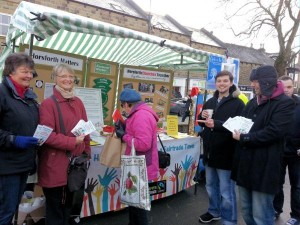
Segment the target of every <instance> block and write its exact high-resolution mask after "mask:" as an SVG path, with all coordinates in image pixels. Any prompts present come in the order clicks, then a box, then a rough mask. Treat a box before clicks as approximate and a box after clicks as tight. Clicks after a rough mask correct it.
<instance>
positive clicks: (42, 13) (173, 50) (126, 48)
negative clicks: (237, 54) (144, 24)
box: [0, 1, 216, 70]
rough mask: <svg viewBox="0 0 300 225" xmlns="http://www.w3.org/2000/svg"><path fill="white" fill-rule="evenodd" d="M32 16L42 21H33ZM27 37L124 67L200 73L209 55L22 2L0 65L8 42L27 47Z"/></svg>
mask: <svg viewBox="0 0 300 225" xmlns="http://www.w3.org/2000/svg"><path fill="white" fill-rule="evenodd" d="M35 15H39V17H40V18H41V19H42V20H38V19H34V18H36V16H35ZM31 34H34V35H35V36H36V37H37V38H35V39H34V42H33V45H34V46H39V47H44V48H49V49H54V50H59V51H64V52H68V53H73V54H79V55H83V56H86V57H88V58H96V59H101V60H107V61H112V62H116V63H119V64H124V65H135V66H155V67H160V68H166V69H173V70H176V69H179V70H182V69H188V68H191V69H195V68H199V69H202V70H203V69H207V62H208V60H209V56H210V55H211V54H212V53H208V52H205V51H200V50H197V49H193V48H191V47H189V46H188V45H185V44H182V43H178V42H175V41H172V40H165V39H162V38H160V37H156V36H153V35H148V34H145V33H142V32H137V31H133V30H130V29H126V28H123V27H118V26H115V25H112V24H108V23H105V22H101V21H97V20H93V19H90V18H86V17H82V16H79V15H75V14H71V13H68V12H64V11H60V10H57V9H53V8H49V7H45V6H41V5H37V4H33V3H29V2H24V1H23V2H21V3H20V4H19V6H18V8H17V9H16V11H15V13H14V14H13V16H12V19H11V24H10V27H9V31H8V34H7V37H6V44H7V46H8V47H7V48H6V49H5V50H4V52H3V53H2V55H1V58H0V65H1V64H2V63H3V61H4V60H5V58H6V56H7V55H8V54H9V53H10V52H11V51H12V50H11V45H12V41H13V40H15V44H16V45H19V44H30V37H31ZM41 39H43V40H42V41H41ZM38 40H40V41H38ZM213 55H216V54H213Z"/></svg>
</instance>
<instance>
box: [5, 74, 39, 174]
mask: <svg viewBox="0 0 300 225" xmlns="http://www.w3.org/2000/svg"><path fill="white" fill-rule="evenodd" d="M35 98H36V95H35V94H34V93H33V92H32V90H27V91H26V93H25V99H21V98H20V97H19V96H18V94H17V92H16V90H15V88H14V86H13V84H12V82H11V81H10V80H9V79H8V78H7V77H4V79H3V81H2V83H1V84H0V175H8V174H18V173H23V172H27V171H28V172H29V171H30V170H32V169H33V167H34V162H35V158H36V149H17V148H15V147H13V145H12V142H13V139H14V136H16V135H22V136H33V134H34V131H35V129H36V127H37V125H38V121H39V112H38V104H37V102H36V101H35V100H34V99H35Z"/></svg>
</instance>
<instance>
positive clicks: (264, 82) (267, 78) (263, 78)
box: [250, 66, 278, 97]
mask: <svg viewBox="0 0 300 225" xmlns="http://www.w3.org/2000/svg"><path fill="white" fill-rule="evenodd" d="M277 77H278V74H277V71H276V69H275V67H274V66H261V67H258V68H256V69H253V70H252V71H251V74H250V81H253V80H257V81H258V83H259V85H260V90H261V93H262V95H265V96H267V97H270V96H271V95H272V93H273V90H274V88H275V86H276V84H277Z"/></svg>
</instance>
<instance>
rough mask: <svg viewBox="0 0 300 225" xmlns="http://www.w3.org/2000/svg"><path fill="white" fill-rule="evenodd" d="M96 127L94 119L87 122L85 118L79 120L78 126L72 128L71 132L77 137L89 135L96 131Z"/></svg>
mask: <svg viewBox="0 0 300 225" xmlns="http://www.w3.org/2000/svg"><path fill="white" fill-rule="evenodd" d="M95 130H96V128H95V126H94V124H93V123H92V121H90V120H89V121H87V122H85V121H84V120H79V122H78V123H77V124H76V126H75V127H74V128H73V129H72V130H71V132H72V133H73V134H74V135H75V136H76V137H77V136H80V135H84V136H85V135H88V134H90V133H92V132H93V131H95Z"/></svg>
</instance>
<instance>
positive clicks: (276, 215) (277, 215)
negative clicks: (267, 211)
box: [274, 211, 280, 220]
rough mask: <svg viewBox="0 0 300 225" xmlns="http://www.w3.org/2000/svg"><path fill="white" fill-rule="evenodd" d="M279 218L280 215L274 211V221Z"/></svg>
mask: <svg viewBox="0 0 300 225" xmlns="http://www.w3.org/2000/svg"><path fill="white" fill-rule="evenodd" d="M279 216H280V213H279V212H276V211H275V215H274V220H277V219H278V217H279Z"/></svg>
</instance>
